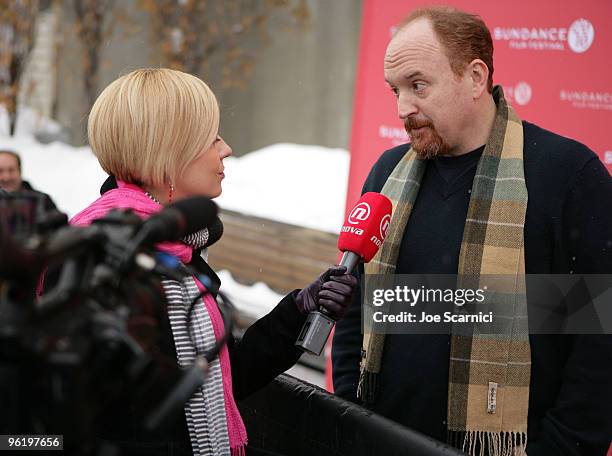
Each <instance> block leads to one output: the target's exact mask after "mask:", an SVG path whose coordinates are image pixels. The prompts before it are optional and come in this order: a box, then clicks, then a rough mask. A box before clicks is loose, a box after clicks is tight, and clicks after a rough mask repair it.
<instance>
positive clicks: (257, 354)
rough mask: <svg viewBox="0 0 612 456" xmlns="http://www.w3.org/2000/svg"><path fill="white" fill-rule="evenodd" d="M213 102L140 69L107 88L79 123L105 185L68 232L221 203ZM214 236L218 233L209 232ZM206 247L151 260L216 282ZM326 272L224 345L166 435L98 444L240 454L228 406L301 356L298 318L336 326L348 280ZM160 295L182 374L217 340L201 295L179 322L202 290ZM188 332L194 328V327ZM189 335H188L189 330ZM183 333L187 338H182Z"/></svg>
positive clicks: (198, 85)
mask: <svg viewBox="0 0 612 456" xmlns="http://www.w3.org/2000/svg"><path fill="white" fill-rule="evenodd" d="M218 130H219V108H218V104H217V101H216V99H215V96H214V95H213V93H212V92H211V90H210V89H209V88H208V86H207V85H206V84H205V83H204V82H202V81H201V80H200V79H198V78H196V77H194V76H191V75H189V74H186V73H182V72H179V71H174V70H169V69H142V70H137V71H134V72H131V73H129V74H127V75H125V76H123V77H120V78H119V79H117V80H116V81H114V82H113V83H111V84H110V85H109V86H108V87H107V88H106V89H105V90H104V91H103V92H102V93H101V94H100V96H99V97H98V99H97V100H96V102H95V103H94V106H93V107H92V110H91V113H90V116H89V121H88V137H89V142H90V144H91V147H92V149H93V151H94V154H95V155H96V157H97V158H98V160H99V162H100V165H101V166H102V168H103V169H104V170H105V171H106V172H107V173H109V174H110V175H111V176H114V178H115V179H116V181H115V180H111V181H110V183H109V181H107V183H106V184H105V187H103V190H102V191H103V194H102V196H101V197H100V198H99V199H98V200H96V201H95V202H94V203H92V204H91V205H90V206H89V207H88V208H86V209H85V210H83V211H82V212H80V213H79V214H77V215H76V216H75V217H74V218H73V220H72V223H74V224H77V225H83V224H88V223H90V222H91V221H92V220H94V219H96V218H99V217H102V216H104V215H105V214H106V212H108V211H109V210H110V209H112V208H131V209H132V210H134V211H135V212H136V213H137V214H139V215H140V216H142V217H148V216H150V215H151V214H154V213H156V212H158V211H159V210H161V209H162V207H163V206H164V205H166V204H168V203H171V202H174V201H177V200H179V199H181V198H185V197H189V196H195V195H203V196H207V197H210V198H215V197H217V196H219V195H220V194H221V183H222V181H223V178H224V174H223V171H224V166H223V159H224V158H226V157H228V156H229V155H231V153H232V150H231V148H230V147H229V146H228V145H227V144H226V143H225V141H223V139H222V138H221V137H220V136H219V133H218ZM216 232H217V233H220V232H221V230H216ZM214 238H215V233H214V232H213V230H208V229H204V230H202V231H200V232H197V233H193V234H192V235H190V236H188V237H187V238H185V239H183V241H182V242H177V243H173V244H168V243H166V244H163V245H160V246H158V248H159V249H160V250H165V251H168V252H170V253H172V254H174V255H176V256H178V257H179V258H180V259H181V261H182V262H183V263H185V264H194V265H195V266H197V267H198V269H200V270H205V271H206V272H207V275H209V276H212V277H213V280H214V281H217V282H218V278H217V277H216V275H215V274H214V272H213V271H212V270H211V269H210V267H209V266H208V265H207V264H206V263H205V261H204V260H203V259H202V257H201V256H200V250H201V249H202V248H204V247H207V246H208V245H210V243H211V241H213V240H214ZM344 272H345V271H344V270H343V269H340V268H332V269H330V270H328V271H326V272H325V273H324V274H322V275H321V277H319V278H318V279H317V280H315V281H314V282H313V283H312V284H310V285H309V286H308V287H306V288H305V289H304V290H301V291H299V292H298V291H297V290H296V291H294V292H292V293H290V294H289V295H287V296H286V297H285V298H283V300H282V301H281V302H280V303H278V305H277V306H276V307H275V308H274V309H273V310H272V311H271V312H270V313H269V314H268V315H267V316H265V317H263V318H262V319H260V320H259V321H257V322H256V323H255V324H254V325H252V326H251V327H250V328H249V329H248V330H247V331H246V333H245V335H244V337H243V338H242V340H241V341H240V343H235V342H234V341H233V340H230V342H229V343H228V346H229V349H228V348H227V347H226V348H224V349H223V350H222V351H221V353H220V355H219V357H218V359H217V360H215V361H214V362H213V363H212V364H211V367H210V370H209V377H208V379H207V381H206V383H205V385H204V386H203V387H202V388H201V389H200V390H199V391H197V392H196V393H195V394H194V395H193V397H192V398H191V399H190V400H189V402H188V403H187V404H185V414H184V416H182V418H181V420H180V422H179V423H176V426H174V427H173V428H172V429H170V430H166V431H165V432H163V433H160V434H158V435H155V436H144V435H139V434H137V433H135V432H132V431H130V430H129V429H116V428H117V427H130V425H125V426H115V429H107V430H104V431H102V432H103V434H105V435H104V436H103V437H104V438H107V439H111V440H113V441H114V442H115V443H117V442H119V443H118V444H119V446H120V448H122V449H124V450H125V451H126V452H128V453H129V454H138V453H139V452H141V453H142V454H191V451H193V454H196V455H198V454H200V455H204V454H206V455H209V454H211V455H212V454H214V455H223V454H226V455H229V454H230V453H231V454H243V453H244V450H245V447H246V443H247V436H246V431H245V428H244V424H243V422H242V419H241V417H240V414H239V412H238V409H237V407H236V403H235V397H237V398H241V397H245V396H247V395H248V394H250V393H252V392H253V391H255V390H256V389H258V388H261V387H262V386H264V385H265V384H267V383H268V382H269V381H271V380H272V379H273V378H274V377H276V376H277V375H278V374H279V373H281V372H283V371H285V370H286V369H288V368H289V367H291V366H292V365H293V364H294V363H295V362H296V361H297V359H298V358H299V356H300V354H301V352H300V351H299V350H298V349H296V348H295V347H294V342H295V340H296V338H297V336H298V333H299V331H300V329H301V327H302V324H303V322H304V320H305V316H306V314H307V313H308V312H309V311H311V310H314V309H316V308H317V307H318V306H323V307H325V308H326V309H327V310H328V311H329V312H331V313H332V315H333V316H334V317H336V318H340V317H342V315H343V314H344V312H345V310H346V307H347V305H348V303H349V301H350V298H351V294H352V290H353V288H354V287H355V285H356V280H355V278H354V277H353V276H351V275H345V274H344ZM163 285H164V291H165V293H166V298H167V301H168V313H169V320H170V326H171V332H172V335H171V337H169V341H170V345H172V342H174V347H173V349H174V350H175V351H176V356H177V358H178V362H179V364H181V365H189V364H190V363H191V362H192V361H193V357H194V355H195V353H201V352H202V351H204V350H206V348H207V347H209V346H210V345H211V344H213V345H214V343H215V340H219V339H220V338H221V337H222V336H223V325H222V319H221V315H220V313H219V310H218V308H217V305H216V301H215V299H214V298H213V297H212V296H211V295H210V294H207V295H205V297H204V298H203V300H202V301H200V302H199V303H198V304H199V305H196V307H195V308H196V311H195V312H194V315H195V318H193V319H192V320H193V321H191V320H190V322H188V321H187V311H186V309H187V308H188V306H189V303H190V302H191V300H192V297H193V296H194V295H197V294H198V288H199V289H200V290H202V289H203V285H202V284H201V283H199V282H198V281H197V280H195V279H194V278H193V277H188V278H187V279H185V280H184V281H183V283H178V282H174V281H171V280H165V281H164V283H163ZM194 325H195V326H194ZM196 326H197V327H196ZM187 327H189V332H190V333H191V336H192V337H191V338H189V337H187V336H186V335H185V334H187Z"/></svg>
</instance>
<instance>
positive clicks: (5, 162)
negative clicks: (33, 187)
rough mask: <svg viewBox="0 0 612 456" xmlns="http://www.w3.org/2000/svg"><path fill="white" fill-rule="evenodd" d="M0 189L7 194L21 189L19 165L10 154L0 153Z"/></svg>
mask: <svg viewBox="0 0 612 456" xmlns="http://www.w3.org/2000/svg"><path fill="white" fill-rule="evenodd" d="M0 188H3V189H4V190H6V191H7V192H16V191H18V190H19V189H20V188H21V171H20V170H19V164H18V163H17V159H16V158H15V157H14V156H12V155H11V154H3V153H0Z"/></svg>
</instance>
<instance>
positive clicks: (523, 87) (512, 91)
mask: <svg viewBox="0 0 612 456" xmlns="http://www.w3.org/2000/svg"><path fill="white" fill-rule="evenodd" d="M504 95H505V96H506V98H507V99H508V101H509V102H510V103H512V104H517V105H519V106H525V105H526V104H527V103H529V102H530V101H531V96H532V95H533V91H532V90H531V86H530V85H529V84H527V83H526V82H519V83H517V84H516V85H515V86H508V87H504Z"/></svg>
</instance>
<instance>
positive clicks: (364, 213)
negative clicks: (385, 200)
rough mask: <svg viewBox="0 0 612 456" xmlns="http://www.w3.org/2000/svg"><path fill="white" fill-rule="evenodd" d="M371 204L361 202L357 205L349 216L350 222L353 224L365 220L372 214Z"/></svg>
mask: <svg viewBox="0 0 612 456" xmlns="http://www.w3.org/2000/svg"><path fill="white" fill-rule="evenodd" d="M370 212H371V209H370V205H369V204H368V203H359V204H358V205H356V206H355V207H354V208H353V210H352V211H351V213H350V214H349V216H348V222H349V223H350V224H351V225H357V224H358V223H359V222H365V221H366V220H367V219H368V217H369V216H370Z"/></svg>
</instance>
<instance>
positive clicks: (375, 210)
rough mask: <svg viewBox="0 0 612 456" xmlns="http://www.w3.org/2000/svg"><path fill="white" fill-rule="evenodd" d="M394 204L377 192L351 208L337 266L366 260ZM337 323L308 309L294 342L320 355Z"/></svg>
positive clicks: (350, 266) (384, 231)
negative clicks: (308, 311)
mask: <svg viewBox="0 0 612 456" xmlns="http://www.w3.org/2000/svg"><path fill="white" fill-rule="evenodd" d="M392 211H393V205H392V204H391V200H389V198H387V197H386V196H385V195H381V194H380V193H375V192H368V193H364V194H363V195H362V196H361V198H360V199H359V201H357V204H355V206H354V207H353V209H351V211H350V212H349V214H348V216H347V217H346V219H345V221H344V225H342V229H341V230H340V236H339V237H338V250H340V251H341V252H344V253H343V255H342V260H341V261H340V266H345V267H346V273H347V274H350V273H351V272H352V271H353V269H355V267H356V266H357V264H358V263H359V261H363V262H364V263H368V262H369V261H370V260H371V259H372V258H374V255H376V253H377V252H378V249H379V248H380V246H381V245H382V243H383V241H384V240H385V237H386V236H387V228H388V227H389V223H390V221H391V213H392ZM335 324H336V322H335V321H334V319H333V318H331V317H330V316H329V315H328V314H327V313H326V311H325V309H324V308H322V307H321V308H320V309H319V310H318V311H315V312H310V313H309V314H308V317H307V318H306V321H305V322H304V326H302V330H301V331H300V335H299V336H298V339H297V341H296V343H295V345H296V346H298V347H300V348H301V349H302V350H304V351H306V352H308V353H311V354H313V355H317V356H318V355H320V354H321V352H322V351H323V347H325V344H326V343H327V339H328V338H329V334H330V333H331V330H332V329H333V327H334V325H335Z"/></svg>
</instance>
